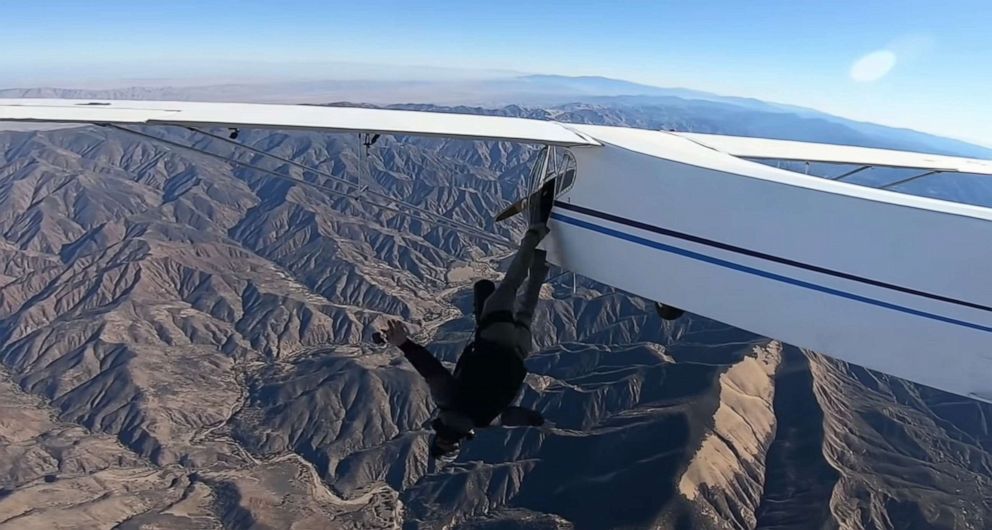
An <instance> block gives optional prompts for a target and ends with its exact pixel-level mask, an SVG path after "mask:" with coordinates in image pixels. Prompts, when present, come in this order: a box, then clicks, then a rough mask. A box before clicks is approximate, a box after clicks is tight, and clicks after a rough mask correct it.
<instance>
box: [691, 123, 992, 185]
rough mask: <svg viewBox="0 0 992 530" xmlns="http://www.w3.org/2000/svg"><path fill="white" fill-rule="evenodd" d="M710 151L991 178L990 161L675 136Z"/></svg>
mask: <svg viewBox="0 0 992 530" xmlns="http://www.w3.org/2000/svg"><path fill="white" fill-rule="evenodd" d="M675 134H678V135H679V136H681V137H683V138H686V139H689V140H692V141H694V142H696V143H698V144H701V145H704V146H706V147H709V148H711V149H714V150H717V151H720V152H722V153H726V154H728V155H733V156H736V157H740V158H759V159H770V160H794V161H800V162H825V163H833V164H853V165H859V166H868V167H897V168H914V169H923V170H930V171H934V172H938V173H974V174H980V175H992V161H988V160H978V159H973V158H960V157H954V156H943V155H931V154H924V153H912V152H909V151H893V150H889V149H873V148H869V147H853V146H848V145H833V144H819V143H811V142H794V141H789V140H771V139H767V138H747V137H743V136H721V135H716V134H698V133H675Z"/></svg>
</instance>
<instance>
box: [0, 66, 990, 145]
mask: <svg viewBox="0 0 992 530" xmlns="http://www.w3.org/2000/svg"><path fill="white" fill-rule="evenodd" d="M332 73H333V72H328V74H329V75H330V74H332ZM315 75H318V74H316V73H315ZM20 97H29V98H82V99H86V98H94V99H160V100H190V101H241V102H260V103H272V102H284V103H313V102H318V101H363V102H367V103H374V104H393V103H397V102H399V103H429V104H446V105H466V106H480V105H481V106H486V107H503V106H506V105H514V104H520V105H527V106H532V107H533V106H537V107H549V106H558V105H563V104H569V103H592V104H597V105H603V106H608V107H618V108H625V109H627V110H628V111H630V112H633V113H637V112H640V111H643V110H645V109H648V108H663V109H669V110H671V111H676V110H678V111H680V112H681V113H682V114H684V115H685V119H684V120H682V121H679V119H678V116H675V117H673V118H672V119H670V120H669V121H668V122H667V123H669V124H671V126H673V127H676V128H680V127H681V128H682V129H685V128H686V127H687V126H689V125H694V124H695V125H699V126H700V127H701V129H700V130H696V131H695V132H724V133H727V134H741V135H749V136H766V137H770V138H788V139H794V140H807V141H820V142H831V143H843V144H851V145H872V146H876V147H885V148H900V149H909V150H918V151H924V152H934V153H942V154H950V155H960V156H971V157H978V158H992V149H989V148H985V147H981V146H977V145H974V144H969V143H967V142H962V141H958V140H951V139H948V138H943V137H939V136H934V135H931V134H926V133H920V132H917V131H912V130H908V129H898V128H893V127H885V126H881V125H875V124H871V123H865V122H858V121H854V120H849V119H845V118H840V117H837V116H833V115H830V114H826V113H823V112H820V111H816V110H813V109H808V108H803V107H797V106H793V105H781V104H776V103H768V102H764V101H761V100H758V99H753V98H741V97H733V96H720V95H716V94H711V93H708V92H703V91H699V90H690V89H684V88H661V87H654V86H650V85H644V84H640V83H632V82H629V81H623V80H619V79H610V78H606V77H595V76H585V77H569V76H560V75H517V76H500V77H489V78H482V79H463V80H456V79H447V80H443V81H388V80H379V79H377V80H368V81H361V80H328V81H293V82H280V83H275V82H269V83H257V84H247V83H233V84H227V85H208V86H162V87H154V86H137V87H131V88H117V89H103V90H87V89H65V88H8V89H0V98H20ZM755 113H758V114H755ZM705 122H710V123H712V124H713V125H708V126H707V125H704V123H705Z"/></svg>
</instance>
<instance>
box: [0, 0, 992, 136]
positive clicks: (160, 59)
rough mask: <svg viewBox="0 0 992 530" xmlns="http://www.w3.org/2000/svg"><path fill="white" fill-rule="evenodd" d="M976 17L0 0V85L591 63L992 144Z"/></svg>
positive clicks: (868, 8) (816, 10)
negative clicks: (388, 67)
mask: <svg viewBox="0 0 992 530" xmlns="http://www.w3.org/2000/svg"><path fill="white" fill-rule="evenodd" d="M990 30H992V2H988V1H987V0H946V1H943V2H936V1H934V0H929V1H918V0H857V1H853V0H831V1H815V2H814V1H806V0H792V1H786V0H781V1H766V0H747V1H744V0H738V1H725V0H695V1H690V0H679V1H663V0H654V1H647V0H637V1H624V0H613V1H601V2H585V1H581V0H571V1H568V2H563V1H558V0H545V1H534V0H530V1H518V0H501V1H499V2H481V1H480V2H474V1H465V0H435V1H431V2H421V1H416V0H409V1H402V2H399V1H389V0H378V1H364V2H356V1H348V2H337V1H327V0H322V1H318V0H279V1H274V0H273V1H256V0H241V1H235V0H197V1H191V0H169V1H164V0H159V1H154V2H153V1H146V0H128V1H124V0H87V1H81V0H72V1H68V0H60V1H54V0H33V1H30V2H24V1H22V0H0V49H2V50H4V53H0V87H30V86H59V87H69V88H74V87H86V86H95V85H100V86H103V87H109V86H129V85H132V84H146V85H147V84H154V83H155V82H169V83H173V84H174V83H177V82H180V81H181V82H184V83H187V84H196V83H204V84H205V83H215V82H226V81H245V80H249V81H250V80H272V79H287V80H290V79H293V80H295V79H320V78H321V77H326V76H327V75H330V74H327V72H328V70H329V68H327V67H323V68H321V67H320V65H325V66H326V65H331V64H336V65H340V64H341V63H352V65H353V68H351V69H350V71H349V69H348V68H343V69H342V68H340V66H338V67H335V68H334V70H335V75H338V76H342V75H344V76H347V75H351V76H354V77H362V76H363V75H365V74H368V72H369V71H368V70H363V69H362V68H361V67H360V65H362V64H375V65H394V66H397V68H395V69H391V70H387V71H392V72H395V75H396V76H399V77H402V76H407V77H422V78H437V77H446V76H452V77H457V76H472V75H479V76H488V75H506V74H508V73H514V72H518V73H548V74H563V75H599V76H606V77H613V78H618V79H624V80H629V81H635V82H639V83H646V84H651V85H657V86H662V87H683V88H692V89H698V90H705V91H709V92H714V93H717V94H722V95H733V96H745V97H754V98H759V99H763V100H766V101H773V102H779V103H788V104H794V105H802V106H806V107H812V108H815V109H818V110H822V111H825V112H830V113H833V114H838V115H841V116H844V117H848V118H854V119H860V120H865V121H872V122H876V123H882V124H885V125H894V126H901V127H910V128H914V129H917V130H922V131H926V132H932V133H936V134H941V135H944V136H950V137H954V138H960V139H965V140H970V141H974V142H977V143H981V144H984V145H987V146H992V98H990V97H989V96H988V94H989V88H990V87H992V31H990ZM382 71H383V70H382V69H377V70H375V71H374V72H375V73H374V74H369V75H376V76H381V75H382Z"/></svg>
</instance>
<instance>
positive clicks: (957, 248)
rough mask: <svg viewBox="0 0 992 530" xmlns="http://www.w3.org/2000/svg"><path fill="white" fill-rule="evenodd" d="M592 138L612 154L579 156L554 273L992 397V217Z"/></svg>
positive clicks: (555, 248) (687, 150)
mask: <svg viewBox="0 0 992 530" xmlns="http://www.w3.org/2000/svg"><path fill="white" fill-rule="evenodd" d="M580 130H581V131H582V132H585V133H587V134H590V135H591V136H593V137H594V138H596V139H597V140H600V141H602V142H604V146H603V147H597V148H595V149H590V148H582V147H578V148H573V149H572V152H573V154H574V155H575V157H576V159H577V162H578V173H577V178H576V182H575V185H574V187H573V188H571V189H570V190H568V191H566V192H565V193H563V194H562V195H561V196H560V197H558V203H557V206H556V208H555V209H554V211H553V215H552V217H553V219H552V223H553V226H552V234H553V238H552V239H551V240H550V241H549V243H548V250H549V253H550V255H551V259H552V261H554V262H556V263H557V264H559V265H561V266H563V267H564V268H566V269H569V270H572V271H575V272H577V273H579V274H582V275H584V276H588V277H590V278H592V279H595V280H598V281H601V282H603V283H606V284H609V285H612V286H615V287H617V288H620V289H623V290H625V291H629V292H632V293H635V294H637V295H640V296H643V297H646V298H649V299H652V300H656V301H660V302H663V303H665V304H669V305H673V306H675V307H679V308H683V309H685V310H688V311H691V312H694V313H698V314H701V315H705V316H707V317H710V318H713V319H716V320H719V321H722V322H725V323H727V324H730V325H733V326H736V327H739V328H742V329H746V330H749V331H752V332H755V333H759V334H761V335H764V336H769V337H772V338H776V339H780V340H782V341H785V342H787V343H790V344H794V345H796V346H799V347H803V348H809V349H812V350H815V351H818V352H822V353H826V354H828V355H831V356H833V357H836V358H839V359H842V360H845V361H849V362H852V363H855V364H859V365H862V366H865V367H867V368H872V369H876V370H880V371H883V372H885V373H889V374H893V375H896V376H899V377H903V378H906V379H909V380H912V381H916V382H919V383H923V384H926V385H929V386H933V387H936V388H940V389H943V390H946V391H950V392H954V393H957V394H962V395H968V396H971V397H974V398H978V399H982V400H986V401H989V400H992V380H990V379H989V374H990V373H992V282H990V280H989V276H988V273H989V270H988V264H989V263H992V245H990V244H989V243H990V242H992V219H990V218H983V217H982V216H981V215H971V212H972V210H971V209H970V207H964V206H963V205H955V204H951V203H942V202H941V201H933V200H930V199H923V198H918V197H917V198H909V199H906V196H903V195H899V194H895V193H888V192H884V191H879V190H869V189H866V188H862V187H858V186H853V185H847V184H843V183H834V182H829V181H824V180H823V179H817V178H815V177H807V176H805V175H799V174H796V173H791V172H786V171H781V170H776V169H774V168H769V167H767V166H762V165H759V164H755V163H752V162H747V161H744V160H740V159H737V158H734V157H729V156H726V157H725V158H726V160H722V161H718V163H715V164H714V163H709V162H708V163H707V165H708V166H710V167H703V166H701V165H694V164H693V163H692V162H693V160H694V159H693V153H692V151H693V150H694V149H705V148H703V147H701V146H698V145H692V144H691V143H689V144H679V145H681V147H679V146H678V145H674V146H673V145H666V146H664V147H665V149H664V150H665V153H666V156H672V157H673V158H677V159H680V160H678V161H676V160H672V159H669V158H661V157H659V156H657V155H656V154H653V153H651V146H650V145H644V146H640V145H639V144H638V143H637V142H632V141H625V142H624V147H619V146H617V145H615V144H612V143H611V139H612V138H610V137H609V135H608V134H604V131H601V130H598V128H595V127H587V128H582V129H580ZM668 136H671V135H668ZM616 140H623V139H616ZM662 141H665V142H688V141H687V140H684V139H675V138H674V137H671V138H667V139H663V140H662ZM680 149H683V151H680ZM672 153H675V154H674V155H672ZM683 154H684V156H682V155H683ZM707 157H712V154H710V153H707ZM724 163H725V164H727V166H728V167H726V168H724V167H721V164H724ZM747 166H754V167H753V168H748V167H747ZM742 173H743V174H742ZM747 173H752V174H753V175H754V176H748V175H747ZM838 186H840V187H838ZM879 194H881V195H879ZM890 196H891V197H890ZM888 198H891V199H892V200H891V201H890V200H884V199H888ZM930 206H934V207H932V208H931V207H930ZM975 211H976V212H980V211H981V209H976V210H975ZM986 215H987V214H986Z"/></svg>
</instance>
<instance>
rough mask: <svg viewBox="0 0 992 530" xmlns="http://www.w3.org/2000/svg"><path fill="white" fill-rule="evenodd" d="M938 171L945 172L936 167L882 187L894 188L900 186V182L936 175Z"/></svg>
mask: <svg viewBox="0 0 992 530" xmlns="http://www.w3.org/2000/svg"><path fill="white" fill-rule="evenodd" d="M937 173H943V171H941V170H939V169H935V170H933V171H927V172H926V173H920V174H919V175H913V176H912V177H909V178H905V179H902V180H897V181H895V182H892V183H889V184H886V185H884V186H882V189H883V190H887V189H891V188H893V187H895V186H898V185H900V184H905V183H907V182H912V181H914V180H916V179H921V178H923V177H929V176H930V175H936V174H937Z"/></svg>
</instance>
